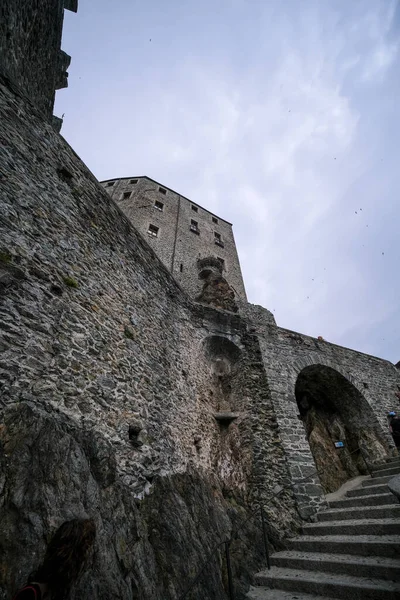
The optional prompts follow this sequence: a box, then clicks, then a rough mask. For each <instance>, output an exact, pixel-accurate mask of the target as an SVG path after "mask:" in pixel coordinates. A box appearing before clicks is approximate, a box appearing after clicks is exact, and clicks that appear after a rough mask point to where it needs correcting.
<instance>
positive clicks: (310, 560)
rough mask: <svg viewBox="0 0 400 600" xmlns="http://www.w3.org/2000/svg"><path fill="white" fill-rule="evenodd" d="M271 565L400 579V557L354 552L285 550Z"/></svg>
mask: <svg viewBox="0 0 400 600" xmlns="http://www.w3.org/2000/svg"><path fill="white" fill-rule="evenodd" d="M271 565H274V566H276V567H282V568H286V569H302V570H306V571H307V570H308V571H324V572H329V573H339V574H340V573H342V574H344V575H355V576H357V577H376V578H377V579H389V580H391V581H400V558H398V559H395V558H382V557H381V556H379V557H372V558H371V557H365V556H354V555H352V554H323V553H320V552H316V553H313V552H299V551H296V550H285V551H283V552H278V553H276V554H274V555H273V556H272V557H271Z"/></svg>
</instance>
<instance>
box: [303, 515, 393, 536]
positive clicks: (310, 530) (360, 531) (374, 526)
mask: <svg viewBox="0 0 400 600" xmlns="http://www.w3.org/2000/svg"><path fill="white" fill-rule="evenodd" d="M303 532H304V534H305V535H342V534H343V535H399V534H400V519H354V520H350V519H349V520H348V521H327V522H322V523H307V524H306V525H304V526H303Z"/></svg>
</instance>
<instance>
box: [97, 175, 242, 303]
mask: <svg viewBox="0 0 400 600" xmlns="http://www.w3.org/2000/svg"><path fill="white" fill-rule="evenodd" d="M101 183H102V185H103V186H104V187H105V189H106V190H107V192H108V193H109V194H110V196H111V198H112V199H113V200H114V201H115V202H117V204H118V205H119V206H120V208H121V209H122V210H123V211H124V213H125V214H126V215H127V217H128V218H129V219H130V220H131V221H132V223H133V225H134V226H135V227H136V228H137V229H138V231H139V232H140V233H141V234H142V235H143V236H144V237H145V239H146V241H147V242H148V243H149V244H150V246H151V247H152V248H153V250H154V251H155V252H156V254H157V256H158V257H159V258H160V259H161V261H162V262H163V263H164V265H165V266H166V267H167V269H168V270H169V271H170V272H171V273H172V274H173V276H174V278H175V279H176V280H177V281H178V283H179V284H180V285H181V286H182V288H183V289H184V290H185V291H186V292H187V293H188V294H189V295H190V296H191V297H192V298H196V299H198V300H200V301H201V300H204V301H207V298H208V297H209V296H210V294H211V295H212V296H213V298H214V299H215V297H217V298H219V304H220V305H221V308H226V309H228V310H229V309H230V310H233V311H235V310H237V309H236V300H243V301H246V292H245V288H244V283H243V278H242V273H241V270H240V264H239V258H238V254H237V251H236V244H235V239H234V237H233V231H232V224H231V223H229V222H228V221H226V220H225V219H222V218H221V217H217V216H216V215H214V214H213V213H210V212H209V211H208V210H207V209H205V208H202V207H201V206H199V205H198V204H196V203H194V202H192V201H191V200H189V199H188V198H185V197H184V196H182V195H181V194H179V193H177V192H174V191H173V190H171V189H170V188H168V187H166V186H164V185H161V184H159V183H157V182H156V181H154V180H153V179H150V178H149V177H124V178H121V179H111V180H107V181H103V182H101ZM215 303H216V302H215V300H214V304H215ZM217 304H218V299H217Z"/></svg>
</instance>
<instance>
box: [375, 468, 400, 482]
mask: <svg viewBox="0 0 400 600" xmlns="http://www.w3.org/2000/svg"><path fill="white" fill-rule="evenodd" d="M399 473H400V465H398V466H397V465H396V466H394V467H390V469H388V465H385V468H379V469H374V470H373V471H372V473H371V477H372V478H373V479H375V478H376V477H386V476H387V475H390V476H391V477H394V476H395V475H398V474H399Z"/></svg>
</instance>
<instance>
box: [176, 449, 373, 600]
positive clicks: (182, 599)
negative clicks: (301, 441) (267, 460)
mask: <svg viewBox="0 0 400 600" xmlns="http://www.w3.org/2000/svg"><path fill="white" fill-rule="evenodd" d="M355 452H360V455H361V457H362V459H363V461H364V463H365V466H366V468H367V471H368V473H369V474H371V472H370V469H369V467H368V463H367V461H366V459H365V457H364V456H363V454H362V451H361V448H360V447H357V448H356V449H355V450H353V451H352V452H349V455H350V456H351V455H352V454H354V453H355ZM325 470H326V469H324V471H325ZM324 471H322V472H324ZM314 475H318V470H317V469H316V470H315V471H313V472H312V473H311V474H310V475H307V477H304V478H303V479H300V480H298V481H296V482H295V484H294V485H298V484H300V483H303V482H304V481H307V479H310V477H314ZM291 488H293V484H291V485H290V486H286V487H281V488H280V490H279V491H278V492H276V493H275V494H273V495H272V496H270V497H269V498H267V499H266V500H263V501H259V502H257V503H256V508H255V509H254V510H252V511H251V512H250V514H249V516H248V517H247V518H246V519H245V520H244V521H243V522H242V523H241V524H240V525H239V526H238V527H236V528H234V529H232V531H231V535H230V538H228V539H225V540H223V541H221V542H219V543H218V544H217V545H216V546H215V547H214V548H213V549H212V550H211V552H210V553H209V555H208V557H207V559H206V561H205V562H204V563H203V565H202V567H201V569H200V570H199V571H198V573H197V574H196V576H195V578H194V579H193V580H192V581H191V583H190V584H189V586H188V587H187V588H186V590H185V591H184V592H183V594H182V595H181V596H179V599H178V600H185V598H186V597H187V595H188V593H189V592H190V591H191V590H192V589H193V588H194V586H195V585H196V583H197V582H198V581H199V579H200V577H201V575H202V574H203V571H204V569H205V568H206V567H207V565H208V564H209V563H210V561H211V559H212V558H214V555H215V553H216V551H217V550H218V549H219V548H220V547H221V546H223V545H226V559H227V563H228V571H229V572H228V584H229V596H230V599H231V600H234V597H233V587H232V573H231V569H230V557H229V545H230V544H231V542H232V541H233V540H234V539H235V538H236V536H237V534H238V533H239V531H240V530H241V529H243V527H244V526H245V525H246V523H247V522H248V521H250V519H252V518H253V517H254V515H255V514H256V513H257V512H258V511H259V510H261V521H262V528H263V538H264V547H265V554H266V559H267V566H268V569H270V568H271V567H270V561H269V552H268V537H267V533H266V528H265V520H264V509H263V505H265V504H268V503H269V502H271V500H273V499H274V498H277V496H279V494H281V493H282V492H283V491H285V490H288V489H291Z"/></svg>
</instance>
